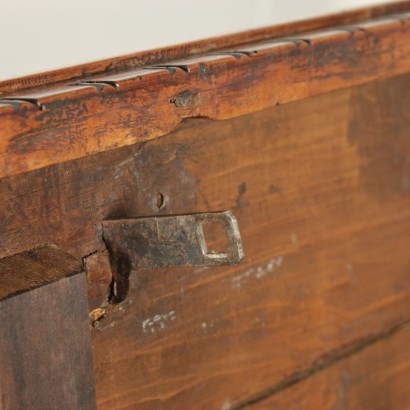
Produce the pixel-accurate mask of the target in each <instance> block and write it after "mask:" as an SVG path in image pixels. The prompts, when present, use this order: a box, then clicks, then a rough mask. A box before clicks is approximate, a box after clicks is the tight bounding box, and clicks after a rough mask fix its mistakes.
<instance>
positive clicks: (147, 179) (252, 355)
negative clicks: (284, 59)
mask: <svg viewBox="0 0 410 410" xmlns="http://www.w3.org/2000/svg"><path fill="white" fill-rule="evenodd" d="M409 93H410V76H408V75H406V76H401V77H396V78H392V79H389V80H383V81H379V82H374V83H371V84H367V85H362V86H359V87H354V88H350V89H344V90H339V91H337V92H333V93H328V94H323V95H319V96H316V97H312V98H309V99H306V100H301V101H298V102H295V103H291V104H286V105H283V106H278V107H276V108H273V109H269V110H266V111H264V112H258V113H254V114H252V115H247V116H243V117H239V118H236V119H232V120H229V121H218V122H214V121H210V120H205V119H195V120H190V121H187V122H185V123H184V124H183V125H182V126H180V127H179V128H178V130H177V131H175V132H173V133H172V134H170V135H168V136H167V137H165V138H161V139H157V140H154V141H150V142H146V143H143V144H137V145H135V146H132V147H124V148H121V149H118V150H113V151H111V152H107V153H102V154H99V155H96V156H92V157H90V158H84V159H80V160H76V161H72V162H70V163H66V164H59V165H56V166H52V167H48V168H45V169H40V170H37V171H34V172H31V173H28V174H25V175H24V176H15V177H9V178H4V179H3V180H2V184H1V185H0V209H1V211H0V213H1V218H2V220H3V221H4V225H3V227H4V233H3V235H2V236H1V238H0V251H1V253H2V254H3V255H7V254H9V253H14V252H16V251H18V250H20V249H25V248H29V247H32V246H35V245H36V244H37V245H38V244H40V243H46V242H49V241H52V242H56V243H57V244H58V245H59V246H60V247H61V248H63V249H66V250H67V251H68V252H70V253H72V254H73V255H75V256H76V257H78V258H81V257H86V256H87V255H90V254H94V255H93V256H92V257H93V258H94V259H96V260H97V261H98V260H99V257H97V256H95V255H99V253H98V252H104V251H105V246H104V243H103V241H102V239H101V221H102V220H103V219H104V218H110V219H111V218H120V217H121V218H132V217H138V216H142V215H160V214H178V213H180V214H184V213H190V212H209V211H216V210H225V209H230V210H232V211H233V213H234V215H235V216H236V217H237V219H238V221H239V226H240V229H241V233H242V238H243V244H244V250H245V254H246V259H245V261H244V263H243V264H242V265H239V266H238V267H229V268H227V267H221V268H204V269H202V268H196V269H187V268H179V269H167V270H146V271H144V270H141V271H139V272H133V273H131V276H130V291H129V293H128V297H127V299H126V300H125V302H124V303H123V304H121V305H119V306H118V307H117V308H115V307H112V308H111V310H109V311H108V312H107V313H106V314H105V316H103V317H102V318H101V319H100V320H97V322H96V323H95V324H94V325H95V328H94V329H93V331H92V337H93V347H94V354H95V356H94V357H95V375H96V389H97V401H98V405H99V408H101V409H110V410H113V409H114V410H115V409H127V408H128V409H134V408H138V409H143V410H144V409H145V410H146V409H155V410H156V409H161V408H164V409H165V408H166V409H167V410H168V409H181V408H206V409H213V408H216V409H219V408H222V407H223V406H225V408H228V404H229V406H231V407H234V406H235V405H236V404H237V403H243V402H246V400H247V399H248V398H249V397H253V396H254V395H255V394H258V393H259V392H263V391H265V390H266V389H269V388H271V387H272V386H275V385H278V384H280V383H281V382H282V381H283V380H287V379H288V378H289V377H291V376H292V375H294V374H298V372H300V371H301V370H309V369H311V368H312V366H314V365H315V363H317V362H318V361H320V360H322V359H324V358H326V360H329V358H332V357H334V356H335V355H337V354H339V352H340V351H346V350H349V349H354V348H355V346H356V345H357V344H358V343H363V341H369V340H373V338H374V337H375V336H378V335H382V334H385V333H386V332H389V331H390V330H391V329H392V328H394V327H395V326H397V325H400V324H401V323H403V322H406V321H408V320H409V319H410V317H409V313H408V312H409V308H410V282H409V277H408V266H409V263H410V260H409V252H408V246H407V244H408V241H409V240H410V211H409V210H410V207H409V205H410V197H409V189H410V188H409V183H408V180H409V173H410V169H409V163H408V160H407V157H408V152H409V151H410V140H409V139H408V130H409V124H410V117H409V116H410V112H409V110H408V109H407V106H408V104H407V102H408V101H409V98H410V94H409ZM381 113H383V115H381ZM159 197H160V198H162V199H161V201H158V198H159ZM99 256H101V255H99ZM85 259H86V260H88V259H89V258H87V257H86V258H85ZM105 263H106V262H105ZM97 264H99V263H97ZM106 265H108V264H106ZM90 269H91V270H94V271H93V272H92V274H91V275H90V276H91V277H92V282H94V283H97V284H98V286H97V287H96V290H95V297H94V296H93V289H92V286H91V288H90V293H89V294H90V298H91V299H92V300H93V304H92V306H93V308H94V307H96V306H98V303H97V301H98V300H101V299H104V298H106V293H104V286H108V284H109V283H110V281H109V277H110V276H109V272H108V273H107V272H106V270H104V269H102V270H98V269H95V261H93V262H92V263H91V267H90ZM99 275H101V282H100V283H99V281H98V277H99ZM104 284H105V285H104Z"/></svg>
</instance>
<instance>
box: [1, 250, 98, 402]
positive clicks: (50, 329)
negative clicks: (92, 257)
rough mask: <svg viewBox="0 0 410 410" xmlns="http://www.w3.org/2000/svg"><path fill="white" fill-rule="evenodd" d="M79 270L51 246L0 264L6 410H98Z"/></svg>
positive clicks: (2, 369)
mask: <svg viewBox="0 0 410 410" xmlns="http://www.w3.org/2000/svg"><path fill="white" fill-rule="evenodd" d="M81 271H82V269H81V264H80V263H79V262H78V261H75V259H74V258H73V257H71V256H69V255H67V254H65V253H64V252H62V251H61V250H59V249H58V248H56V247H54V246H45V247H42V248H38V249H34V250H32V251H26V252H23V253H21V254H17V255H14V256H10V257H8V258H3V259H0V294H1V298H2V300H1V301H0V408H1V409H2V410H28V409H30V410H62V409H64V410H65V409H67V410H69V409H73V410H74V409H84V410H88V409H90V410H91V409H96V404H95V387H94V371H93V362H92V352H91V338H90V332H89V326H88V304H87V292H86V281H85V274H84V272H83V273H81ZM11 290H12V291H11Z"/></svg>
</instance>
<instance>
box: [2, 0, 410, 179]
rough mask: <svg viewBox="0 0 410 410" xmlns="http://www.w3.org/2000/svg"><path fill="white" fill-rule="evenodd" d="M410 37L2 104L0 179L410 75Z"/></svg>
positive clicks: (252, 55) (306, 36) (92, 80)
mask: <svg viewBox="0 0 410 410" xmlns="http://www.w3.org/2000/svg"><path fill="white" fill-rule="evenodd" d="M408 4H410V3H408ZM352 23H353V21H352ZM409 37H410V13H408V12H407V13H405V12H403V13H400V14H392V15H386V16H384V17H381V18H378V19H373V20H369V21H362V22H354V24H352V25H348V27H346V26H343V27H339V26H334V27H332V28H326V29H322V30H319V31H317V30H316V31H315V30H313V31H306V32H300V33H298V35H297V36H293V37H292V36H289V35H287V36H282V37H277V38H275V39H273V40H267V41H265V42H259V43H252V44H242V45H240V46H237V47H236V46H234V45H231V47H228V48H225V49H218V50H216V51H214V52H213V53H208V54H204V55H199V56H190V57H185V58H183V59H179V60H173V61H168V62H167V63H166V65H165V67H163V66H162V65H161V64H158V65H157V66H156V67H154V68H141V69H133V70H129V71H126V72H122V73H116V74H111V75H108V74H107V75H102V76H98V77H87V78H82V79H79V80H78V81H77V82H76V85H73V84H72V83H70V84H69V83H64V84H60V85H59V86H58V87H56V88H53V87H51V88H47V87H40V88H38V89H34V90H31V91H25V92H24V91H21V92H20V93H17V94H7V95H4V96H3V97H2V99H0V104H5V105H4V106H2V107H0V121H1V124H2V127H1V130H0V177H3V176H11V175H14V174H18V173H22V172H26V171H30V170H34V169H37V168H41V167H44V166H48V165H51V164H55V163H59V162H63V161H68V160H72V159H75V158H80V157H84V156H87V155H90V154H95V153H98V152H102V151H106V150H110V149H114V148H118V147H121V146H126V145H131V144H134V143H136V142H139V141H145V140H149V139H153V138H156V137H159V136H162V135H164V134H166V133H168V132H170V131H171V130H172V129H174V128H175V127H176V126H177V125H178V124H179V123H180V122H181V121H182V120H183V119H184V118H191V117H207V118H212V119H218V120H221V119H228V118H233V117H237V116H240V115H243V114H247V113H251V112H256V111H259V110H263V109H266V108H269V107H273V106H275V105H278V104H284V103H287V102H290V101H295V100H298V99H301V98H305V97H308V96H313V95H316V94H319V93H323V92H328V91H332V90H336V89H339V88H343V87H349V86H352V85H357V84H361V83H364V82H368V81H373V80H377V79H379V78H385V77H391V76H395V75H399V74H404V73H407V72H410V42H409V41H408V40H409ZM161 67H162V68H161ZM233 101H234V102H235V103H233ZM7 104H8V105H7Z"/></svg>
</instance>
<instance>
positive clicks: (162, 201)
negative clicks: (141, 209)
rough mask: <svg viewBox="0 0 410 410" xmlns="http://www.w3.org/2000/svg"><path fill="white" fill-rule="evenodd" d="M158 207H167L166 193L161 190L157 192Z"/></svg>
mask: <svg viewBox="0 0 410 410" xmlns="http://www.w3.org/2000/svg"><path fill="white" fill-rule="evenodd" d="M156 205H157V208H158V209H163V208H164V207H165V196H164V194H161V192H158V194H157V203H156Z"/></svg>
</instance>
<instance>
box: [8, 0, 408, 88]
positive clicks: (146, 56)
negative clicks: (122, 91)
mask: <svg viewBox="0 0 410 410" xmlns="http://www.w3.org/2000/svg"><path fill="white" fill-rule="evenodd" d="M409 9H410V6H409V2H408V1H396V2H389V3H386V4H382V5H377V6H374V7H366V8H364V9H359V10H353V11H349V12H344V13H339V14H333V15H328V16H326V17H319V18H313V19H310V20H304V21H298V22H291V23H286V24H282V25H278V26H272V27H263V28H258V29H255V30H249V31H246V32H242V33H236V34H231V35H227V36H221V37H215V38H212V39H206V40H201V41H195V42H191V43H186V44H183V45H180V46H172V47H167V48H161V49H158V50H150V51H143V52H140V53H136V54H131V55H126V56H119V57H116V58H110V59H107V60H103V61H97V62H93V63H88V64H84V65H79V66H75V67H69V68H66V69H63V70H55V71H50V72H47V73H40V74H33V75H31V76H27V77H23V78H15V79H11V80H7V81H2V82H0V95H1V94H3V93H8V92H12V91H17V90H20V89H25V88H33V87H38V86H43V85H50V84H53V83H58V82H62V81H72V80H75V79H78V78H84V77H87V76H90V75H93V74H94V75H95V74H103V73H104V74H106V73H109V72H115V71H121V70H126V69H130V68H138V67H141V66H146V65H150V64H161V63H164V62H167V61H169V60H174V59H176V58H182V57H186V56H188V55H193V54H198V53H205V52H210V51H213V50H216V49H218V48H223V47H231V46H237V45H240V44H244V43H247V42H250V41H260V40H266V39H271V38H274V37H279V36H283V35H290V34H292V35H293V34H297V33H300V32H303V31H307V30H317V29H323V28H327V27H333V26H336V25H347V24H354V23H357V22H359V21H361V20H364V19H369V18H377V17H379V16H383V15H386V14H394V13H401V12H406V11H409Z"/></svg>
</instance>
